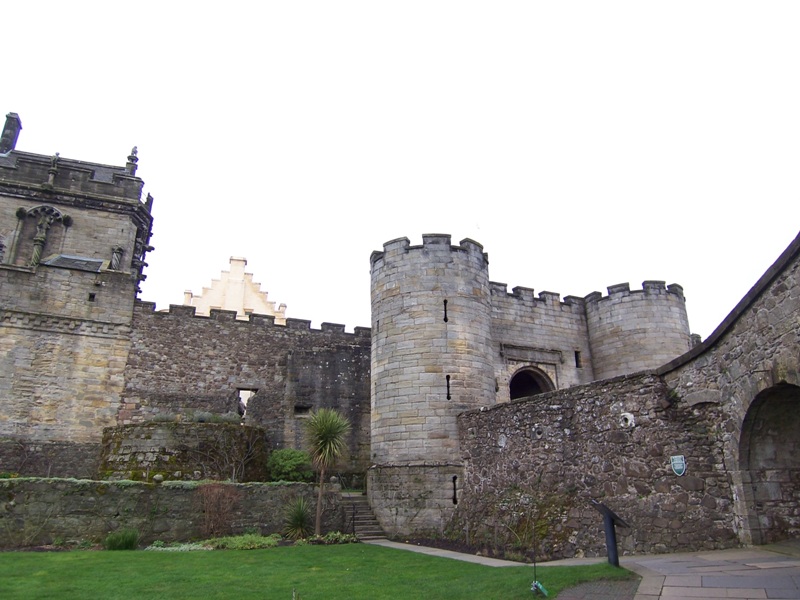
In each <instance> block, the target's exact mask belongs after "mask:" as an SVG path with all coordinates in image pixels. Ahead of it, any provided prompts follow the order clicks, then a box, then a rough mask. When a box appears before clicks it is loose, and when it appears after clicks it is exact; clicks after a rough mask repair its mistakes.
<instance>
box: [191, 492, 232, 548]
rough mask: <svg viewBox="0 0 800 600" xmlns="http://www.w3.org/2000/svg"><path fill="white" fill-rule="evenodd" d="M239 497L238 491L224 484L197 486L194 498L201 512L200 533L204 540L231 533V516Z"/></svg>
mask: <svg viewBox="0 0 800 600" xmlns="http://www.w3.org/2000/svg"><path fill="white" fill-rule="evenodd" d="M241 496H242V494H241V492H240V491H239V490H237V489H236V488H235V487H233V486H232V485H227V484H224V483H206V484H203V485H200V486H198V488H197V495H196V496H195V498H196V499H197V501H198V503H199V509H200V511H201V519H202V520H201V523H200V533H201V535H202V536H203V537H204V538H211V537H219V536H221V535H228V534H229V533H230V532H231V526H232V515H233V512H234V510H235V508H236V505H237V504H238V502H239V500H240V499H241Z"/></svg>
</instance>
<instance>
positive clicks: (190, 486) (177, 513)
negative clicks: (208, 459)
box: [0, 478, 344, 548]
mask: <svg viewBox="0 0 800 600" xmlns="http://www.w3.org/2000/svg"><path fill="white" fill-rule="evenodd" d="M214 485H218V486H225V487H226V488H228V489H230V490H233V492H232V493H233V494H234V495H236V496H238V500H236V501H235V502H233V503H232V505H231V511H230V519H229V526H230V529H229V531H230V533H232V534H238V533H244V532H245V531H248V530H251V529H257V530H259V531H261V533H263V534H270V533H276V532H280V531H281V529H282V528H283V512H284V509H285V507H286V506H287V503H289V502H290V501H291V500H292V499H293V498H296V497H298V496H303V497H305V498H306V499H307V500H308V502H309V505H310V507H311V515H312V517H311V518H312V520H313V514H314V510H315V509H314V507H315V506H316V498H317V494H316V492H315V488H314V486H313V485H308V484H304V483H246V484H220V483H216V482H214ZM202 486H203V484H198V483H197V482H178V481H176V482H165V483H163V484H161V485H154V484H152V483H139V482H132V481H115V482H112V481H93V480H78V479H35V478H24V479H23V478H20V479H6V480H0V548H16V547H21V546H34V545H42V544H50V543H52V542H53V541H54V540H56V539H57V538H60V539H62V540H64V541H70V540H72V541H80V540H88V541H92V542H100V541H102V540H103V539H104V538H105V536H106V535H108V533H109V532H111V531H115V530H117V529H123V528H134V529H137V530H138V531H139V533H140V536H141V540H142V542H143V543H150V542H152V541H154V540H162V541H165V542H173V541H188V540H197V539H201V538H203V537H204V536H203V522H204V513H203V507H202V502H201V497H200V496H201V493H200V491H199V490H200V489H201V488H202ZM323 515H324V523H323V530H324V531H334V530H342V529H343V527H344V512H343V507H342V504H341V496H340V494H339V493H338V492H328V493H326V498H325V505H324V513H323Z"/></svg>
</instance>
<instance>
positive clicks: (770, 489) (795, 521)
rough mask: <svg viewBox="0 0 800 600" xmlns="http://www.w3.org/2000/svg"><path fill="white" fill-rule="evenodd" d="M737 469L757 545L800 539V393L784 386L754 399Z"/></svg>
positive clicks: (741, 442)
mask: <svg viewBox="0 0 800 600" xmlns="http://www.w3.org/2000/svg"><path fill="white" fill-rule="evenodd" d="M739 465H740V469H741V473H742V484H743V487H744V496H745V497H744V500H745V502H746V505H747V511H748V513H749V514H748V515H747V516H748V521H749V523H750V529H751V535H752V540H753V543H754V544H769V543H772V542H776V541H779V540H783V539H787V538H798V537H800V511H798V508H797V507H798V498H800V387H797V386H795V385H790V384H787V383H781V384H778V385H776V386H773V387H771V388H768V389H766V390H764V391H763V392H761V393H760V394H758V396H756V397H755V399H754V400H753V402H752V404H751V405H750V408H749V409H748V410H747V414H746V415H745V418H744V421H743V422H742V435H741V438H740V440H739Z"/></svg>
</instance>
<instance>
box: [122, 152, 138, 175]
mask: <svg viewBox="0 0 800 600" xmlns="http://www.w3.org/2000/svg"><path fill="white" fill-rule="evenodd" d="M138 155H139V149H138V148H137V147H136V146H134V147H133V148H131V153H130V154H129V155H128V162H127V163H125V169H126V170H127V171H128V174H129V175H136V169H137V168H138V167H137V165H136V163H138V162H139V156H138Z"/></svg>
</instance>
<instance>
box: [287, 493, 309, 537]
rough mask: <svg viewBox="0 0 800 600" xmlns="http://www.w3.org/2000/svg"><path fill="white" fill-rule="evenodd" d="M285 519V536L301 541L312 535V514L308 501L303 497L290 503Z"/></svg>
mask: <svg viewBox="0 0 800 600" xmlns="http://www.w3.org/2000/svg"><path fill="white" fill-rule="evenodd" d="M283 517H284V524H283V535H285V536H286V537H287V538H289V539H290V540H301V539H303V538H305V537H308V535H309V534H310V533H311V514H310V511H309V506H308V501H307V500H306V499H305V498H303V497H302V496H298V497H297V498H294V499H293V500H291V501H289V503H288V504H287V505H286V511H285V512H284V515H283Z"/></svg>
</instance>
